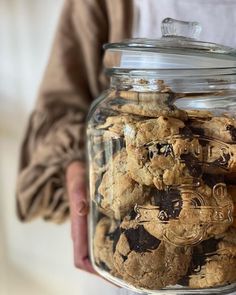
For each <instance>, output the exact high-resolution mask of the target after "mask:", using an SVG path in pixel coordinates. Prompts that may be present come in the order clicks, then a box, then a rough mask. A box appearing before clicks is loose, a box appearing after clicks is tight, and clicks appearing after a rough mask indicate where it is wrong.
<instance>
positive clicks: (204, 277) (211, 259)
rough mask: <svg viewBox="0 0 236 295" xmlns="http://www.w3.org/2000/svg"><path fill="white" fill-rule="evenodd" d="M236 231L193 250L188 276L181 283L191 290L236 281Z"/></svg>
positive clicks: (205, 242) (230, 230)
mask: <svg viewBox="0 0 236 295" xmlns="http://www.w3.org/2000/svg"><path fill="white" fill-rule="evenodd" d="M235 269H236V229H234V228H229V230H228V231H227V232H225V233H224V234H222V235H220V236H217V237H215V238H210V239H209V240H206V241H203V242H202V243H200V244H199V245H197V246H195V247H194V248H193V255H192V260H191V263H190V267H189V270H188V273H187V275H186V276H185V277H184V278H183V279H182V280H181V281H180V282H179V283H180V284H182V285H185V286H189V287H190V288H208V287H216V286H217V287H218V286H222V285H227V284H229V283H233V282H235V281H236V272H235Z"/></svg>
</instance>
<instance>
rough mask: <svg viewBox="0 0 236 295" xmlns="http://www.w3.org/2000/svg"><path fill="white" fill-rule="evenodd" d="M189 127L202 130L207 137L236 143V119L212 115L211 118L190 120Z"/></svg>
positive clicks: (202, 133)
mask: <svg viewBox="0 0 236 295" xmlns="http://www.w3.org/2000/svg"><path fill="white" fill-rule="evenodd" d="M189 127H190V128H191V129H192V131H193V132H194V130H195V131H196V132H199V131H201V135H204V136H205V137H209V138H213V139H218V140H221V141H222V142H224V143H236V121H235V119H233V118H228V117H212V118H211V119H210V120H202V119H197V118H195V119H193V120H190V123H189Z"/></svg>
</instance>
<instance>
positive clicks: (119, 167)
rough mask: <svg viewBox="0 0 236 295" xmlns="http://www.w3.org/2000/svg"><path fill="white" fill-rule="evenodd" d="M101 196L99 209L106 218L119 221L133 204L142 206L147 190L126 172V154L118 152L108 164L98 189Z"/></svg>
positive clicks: (123, 151) (123, 150)
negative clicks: (112, 217) (109, 217)
mask: <svg viewBox="0 0 236 295" xmlns="http://www.w3.org/2000/svg"><path fill="white" fill-rule="evenodd" d="M98 193H99V195H100V196H101V200H100V204H99V207H100V208H101V209H102V212H103V213H104V214H106V215H108V216H114V217H115V218H116V219H121V218H122V217H123V216H125V215H126V214H127V213H128V212H129V211H130V210H132V208H133V207H134V206H135V204H143V203H144V202H145V200H146V197H147V196H148V195H149V188H146V187H145V186H143V185H142V184H139V183H137V182H136V181H135V180H133V179H132V178H131V177H130V176H129V174H128V172H127V153H126V150H125V149H122V150H121V151H120V152H118V153H117V154H116V155H115V156H114V157H113V158H112V159H111V161H110V162H109V164H108V166H107V171H106V172H105V174H104V175H103V178H102V182H101V184H100V186H99V188H98Z"/></svg>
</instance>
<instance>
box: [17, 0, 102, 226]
mask: <svg viewBox="0 0 236 295" xmlns="http://www.w3.org/2000/svg"><path fill="white" fill-rule="evenodd" d="M107 27H108V25H107V16H106V4H105V1H102V0H99V1H97V0H86V1H84V0H67V1H66V2H65V5H64V7H63V12H62V15H61V18H60V21H59V25H58V29H57V33H56V36H55V41H54V44H53V48H52V51H51V55H50V58H49V63H48V66H47V69H46V72H45V74H44V78H43V81H42V84H41V87H40V91H39V97H38V100H37V103H36V106H35V109H34V111H33V113H32V114H31V117H30V119H29V122H28V127H27V130H26V133H25V137H24V140H23V144H22V147H21V155H20V171H19V176H18V183H17V189H16V195H17V212H18V216H19V218H20V220H22V221H29V220H32V219H33V218H35V217H37V216H41V217H42V218H44V219H45V220H50V221H53V222H56V223H61V222H63V221H64V220H65V219H66V218H67V217H68V214H69V204H68V198H67V194H66V189H65V179H64V178H65V168H66V167H67V165H68V164H69V163H70V162H72V161H74V160H84V159H85V149H84V144H85V120H86V116H87V113H88V109H89V106H90V104H91V101H92V100H93V99H94V98H95V97H96V96H97V95H98V94H99V92H100V91H101V90H102V87H104V85H105V84H106V79H105V77H104V75H103V72H102V59H103V51H102V44H104V43H106V42H107V41H108V39H107V38H108V29H107Z"/></svg>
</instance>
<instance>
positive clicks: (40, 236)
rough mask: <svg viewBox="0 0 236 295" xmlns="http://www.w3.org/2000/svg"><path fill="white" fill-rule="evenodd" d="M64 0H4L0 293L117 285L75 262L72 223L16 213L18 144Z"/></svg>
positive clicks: (107, 290) (51, 293) (0, 3)
mask: <svg viewBox="0 0 236 295" xmlns="http://www.w3.org/2000/svg"><path fill="white" fill-rule="evenodd" d="M61 6H62V0H0V294H1V295H23V294H24V295H65V294H68V295H74V294H76V295H85V294H86V295H95V294H96V295H97V294H103V295H108V294H109V295H110V294H117V293H118V292H119V291H118V289H117V288H115V287H113V286H111V285H110V284H108V283H106V282H104V281H103V280H101V279H100V278H96V277H95V276H92V275H89V274H86V273H83V272H80V271H78V270H76V269H75V268H74V267H73V259H72V247H71V241H70V228H69V224H68V223H67V224H65V225H63V226H56V225H52V224H48V223H44V222H42V221H39V220H38V221H35V222H33V223H31V224H21V223H19V222H18V220H17V219H16V216H15V199H14V191H15V181H16V171H17V161H18V152H19V144H20V140H21V137H22V133H23V130H24V126H25V122H26V119H27V116H28V115H29V112H30V110H31V109H32V107H33V104H34V100H35V97H36V93H37V88H38V85H39V83H40V80H41V77H42V73H43V69H44V67H45V64H46V61H47V58H48V54H49V48H50V44H51V41H52V38H53V34H54V31H55V25H56V22H57V19H58V16H59V14H60V10H61Z"/></svg>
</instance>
